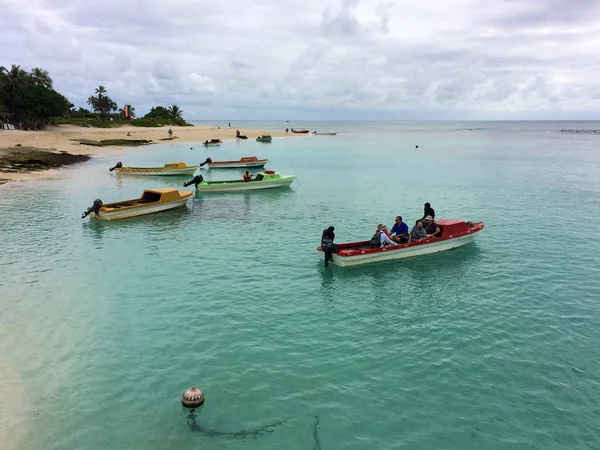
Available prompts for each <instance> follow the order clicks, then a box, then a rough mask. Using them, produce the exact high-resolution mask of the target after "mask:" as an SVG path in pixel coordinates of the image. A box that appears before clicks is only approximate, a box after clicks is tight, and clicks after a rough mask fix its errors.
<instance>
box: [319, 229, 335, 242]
mask: <svg viewBox="0 0 600 450" xmlns="http://www.w3.org/2000/svg"><path fill="white" fill-rule="evenodd" d="M324 239H331V240H332V241H333V240H335V233H334V232H333V231H330V230H323V234H322V235H321V240H324Z"/></svg>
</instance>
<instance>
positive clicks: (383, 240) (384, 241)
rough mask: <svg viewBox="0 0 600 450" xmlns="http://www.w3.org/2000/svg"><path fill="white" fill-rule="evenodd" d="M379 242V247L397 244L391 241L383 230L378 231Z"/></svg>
mask: <svg viewBox="0 0 600 450" xmlns="http://www.w3.org/2000/svg"><path fill="white" fill-rule="evenodd" d="M379 242H380V243H381V245H380V246H379V248H383V247H385V245H386V244H387V245H398V244H396V243H395V242H394V241H392V240H391V239H390V238H389V237H388V235H387V234H385V233H384V232H383V230H380V231H379Z"/></svg>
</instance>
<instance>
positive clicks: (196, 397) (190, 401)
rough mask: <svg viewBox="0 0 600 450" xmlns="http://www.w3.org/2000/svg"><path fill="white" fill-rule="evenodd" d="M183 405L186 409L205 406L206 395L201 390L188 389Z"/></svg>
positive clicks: (184, 395)
mask: <svg viewBox="0 0 600 450" xmlns="http://www.w3.org/2000/svg"><path fill="white" fill-rule="evenodd" d="M181 404H182V405H183V407H184V408H189V409H194V408H198V407H199V406H202V405H203V404H204V394H203V393H202V391H201V390H200V389H196V388H195V387H192V388H191V389H188V390H187V391H186V392H185V393H184V394H183V396H182V397H181Z"/></svg>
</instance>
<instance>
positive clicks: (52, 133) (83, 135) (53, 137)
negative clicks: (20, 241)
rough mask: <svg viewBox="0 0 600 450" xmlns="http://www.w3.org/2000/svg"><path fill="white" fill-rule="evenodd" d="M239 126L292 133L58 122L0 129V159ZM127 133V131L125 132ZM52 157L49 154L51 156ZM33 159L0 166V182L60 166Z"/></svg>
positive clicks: (252, 134) (159, 140) (99, 153)
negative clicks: (47, 165)
mask: <svg viewBox="0 0 600 450" xmlns="http://www.w3.org/2000/svg"><path fill="white" fill-rule="evenodd" d="M169 128H170V129H171V130H173V139H168V135H167V131H168V130H169ZM236 130H239V131H240V133H241V134H242V135H246V136H248V139H249V140H250V139H255V138H256V137H258V136H260V135H263V134H268V135H271V136H273V137H286V136H287V137H289V136H295V135H292V134H290V133H286V132H285V131H266V130H256V129H248V128H229V127H227V128H222V127H217V126H208V125H195V126H192V127H176V126H164V127H156V128H144V127H134V126H131V125H125V126H122V127H117V128H88V127H79V126H76V125H58V126H52V127H48V128H47V129H45V130H42V131H21V130H2V131H0V159H2V158H8V157H10V156H11V155H15V154H18V153H19V151H20V148H22V149H23V153H25V152H26V151H35V152H38V154H39V152H45V153H47V154H49V155H48V156H53V154H60V153H61V152H67V153H68V154H69V155H70V156H74V157H76V156H78V155H87V156H89V157H91V158H95V157H103V156H110V155H114V154H115V151H116V152H121V151H123V150H124V149H125V148H132V149H133V148H136V149H139V148H140V147H144V146H145V145H135V146H122V145H107V146H102V147H99V146H97V145H87V144H80V143H79V142H78V141H86V140H87V141H101V140H106V139H121V140H122V139H131V140H147V141H152V143H151V144H148V145H155V144H166V143H188V142H194V143H197V144H201V143H202V142H204V141H205V140H207V139H208V140H210V139H221V140H232V139H236V136H235V133H236ZM128 133H129V134H130V135H129V136H128ZM50 159H52V158H50ZM34 166H39V164H37V162H36V161H33V163H32V168H28V167H27V163H26V162H25V163H23V164H22V165H20V167H19V171H18V172H14V171H8V172H6V171H4V170H2V169H1V168H0V186H5V185H8V184H10V182H11V181H26V180H30V179H35V178H40V177H44V176H48V175H50V174H51V173H52V172H58V171H59V170H60V167H56V168H48V169H45V170H44V169H42V170H40V169H39V167H34ZM61 166H62V165H61Z"/></svg>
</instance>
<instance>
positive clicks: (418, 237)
mask: <svg viewBox="0 0 600 450" xmlns="http://www.w3.org/2000/svg"><path fill="white" fill-rule="evenodd" d="M425 239H427V231H425V228H423V222H421V221H420V220H419V221H417V224H416V225H415V226H414V227H413V229H412V231H411V232H410V242H421V241H423V240H425Z"/></svg>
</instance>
